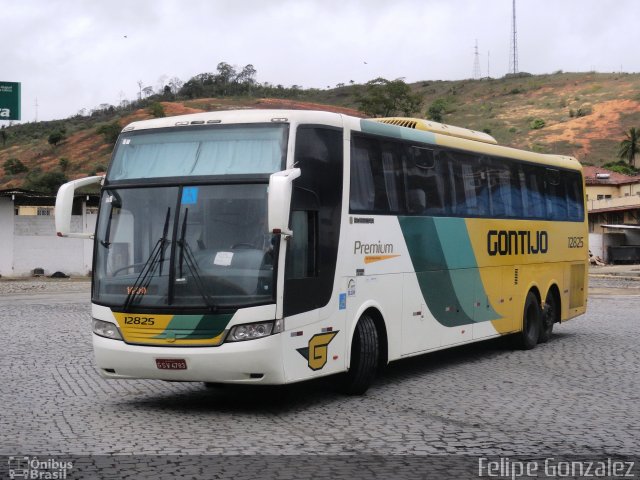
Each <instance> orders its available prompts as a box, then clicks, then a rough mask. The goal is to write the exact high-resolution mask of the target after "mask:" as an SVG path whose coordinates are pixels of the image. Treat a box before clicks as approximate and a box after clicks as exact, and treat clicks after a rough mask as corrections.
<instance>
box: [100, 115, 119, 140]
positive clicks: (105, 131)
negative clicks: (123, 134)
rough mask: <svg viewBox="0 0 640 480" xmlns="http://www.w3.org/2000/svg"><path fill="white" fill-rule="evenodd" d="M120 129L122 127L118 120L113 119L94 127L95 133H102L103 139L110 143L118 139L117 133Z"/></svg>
mask: <svg viewBox="0 0 640 480" xmlns="http://www.w3.org/2000/svg"><path fill="white" fill-rule="evenodd" d="M120 130H122V127H121V126H120V122H118V121H117V120H114V121H113V122H111V123H106V124H104V125H101V126H100V127H98V128H97V129H96V133H98V134H100V135H102V136H103V137H104V141H105V142H106V143H108V144H110V145H115V144H116V141H118V135H120Z"/></svg>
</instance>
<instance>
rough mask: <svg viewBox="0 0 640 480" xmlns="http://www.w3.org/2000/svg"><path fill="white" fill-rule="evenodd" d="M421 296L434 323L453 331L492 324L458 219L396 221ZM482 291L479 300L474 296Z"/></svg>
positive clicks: (495, 316)
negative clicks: (465, 327) (434, 319)
mask: <svg viewBox="0 0 640 480" xmlns="http://www.w3.org/2000/svg"><path fill="white" fill-rule="evenodd" d="M398 221H399V222H400V228H401V229H402V234H403V235H404V238H405V242H406V244H407V248H408V250H409V256H410V257H411V262H412V263H413V268H414V271H415V272H416V277H417V280H418V284H419V285H420V290H421V291H422V295H423V297H424V299H425V302H426V303H427V306H428V307H429V310H430V311H431V313H432V314H433V315H434V317H435V318H436V320H437V321H438V322H439V323H441V324H442V325H444V326H447V327H454V326H459V325H468V324H470V323H474V322H485V321H490V320H496V319H498V318H500V315H498V313H497V312H496V311H495V310H494V309H493V307H491V306H488V307H487V306H486V305H482V307H483V308H476V307H477V306H476V299H477V298H487V295H486V292H485V291H484V286H483V284H482V279H481V278H480V272H479V270H478V265H477V262H476V259H475V255H474V253H473V248H472V247H471V240H470V239H469V234H468V232H467V227H466V223H465V221H464V219H462V218H429V217H398ZM480 289H482V292H483V294H484V295H483V296H482V297H481V296H479V295H476V292H479V291H480Z"/></svg>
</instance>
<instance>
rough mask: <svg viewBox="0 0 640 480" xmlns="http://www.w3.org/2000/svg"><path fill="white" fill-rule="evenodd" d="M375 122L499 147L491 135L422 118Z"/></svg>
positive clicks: (377, 120) (389, 118) (394, 118)
mask: <svg viewBox="0 0 640 480" xmlns="http://www.w3.org/2000/svg"><path fill="white" fill-rule="evenodd" d="M371 120H373V121H374V122H380V123H386V124H387V125H395V126H398V127H405V128H412V129H414V130H424V131H427V132H433V133H437V134H440V135H447V136H449V137H457V138H464V139H465V140H474V141H476V142H483V143H491V144H493V145H497V144H498V142H497V141H496V139H495V138H493V137H492V136H491V135H489V134H487V133H484V132H476V131H475V130H469V129H468V128H462V127H456V126H454V125H445V124H444V123H438V122H433V121H431V120H424V119H422V118H406V117H388V118H372V119H371Z"/></svg>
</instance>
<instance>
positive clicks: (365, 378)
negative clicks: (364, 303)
mask: <svg viewBox="0 0 640 480" xmlns="http://www.w3.org/2000/svg"><path fill="white" fill-rule="evenodd" d="M379 358H380V348H379V345H378V331H377V330H376V326H375V323H374V322H373V319H372V318H371V317H370V316H369V315H367V314H364V315H363V316H362V317H360V320H359V321H358V325H356V331H355V332H354V334H353V343H352V344H351V366H350V368H349V371H348V372H347V373H345V374H344V375H343V376H342V378H341V379H340V387H341V390H342V391H343V392H344V393H347V394H349V395H362V394H363V393H364V392H366V391H367V389H368V388H369V385H371V383H372V382H373V379H374V378H375V376H376V371H377V369H378V361H379Z"/></svg>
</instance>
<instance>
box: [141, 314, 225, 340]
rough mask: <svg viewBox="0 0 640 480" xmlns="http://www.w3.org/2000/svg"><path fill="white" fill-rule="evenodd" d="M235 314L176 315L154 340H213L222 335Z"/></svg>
mask: <svg viewBox="0 0 640 480" xmlns="http://www.w3.org/2000/svg"><path fill="white" fill-rule="evenodd" d="M232 317H233V313H224V314H216V315H176V316H175V317H173V319H171V322H169V325H167V328H166V329H165V330H164V332H162V333H161V334H159V335H156V336H155V337H154V338H167V336H175V338H177V339H181V340H187V339H188V340H197V339H206V338H213V337H217V336H218V335H220V334H221V333H222V332H223V331H224V329H225V328H227V325H228V324H229V321H231V318H232Z"/></svg>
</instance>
